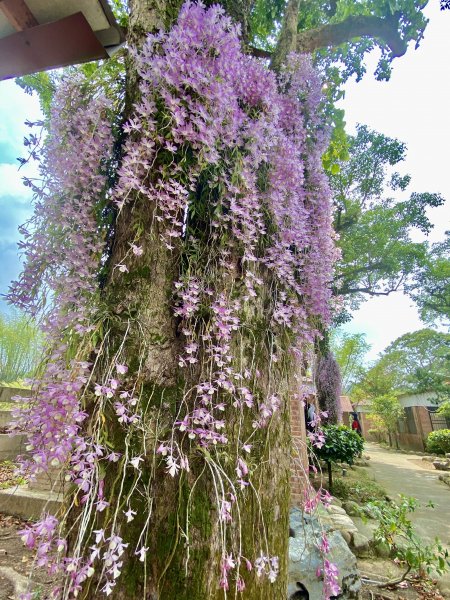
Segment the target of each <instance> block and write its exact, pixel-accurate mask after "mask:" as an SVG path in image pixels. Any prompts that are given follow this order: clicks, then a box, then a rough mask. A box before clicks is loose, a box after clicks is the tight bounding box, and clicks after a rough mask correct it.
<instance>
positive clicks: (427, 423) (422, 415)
mask: <svg viewBox="0 0 450 600" xmlns="http://www.w3.org/2000/svg"><path fill="white" fill-rule="evenodd" d="M413 411H414V418H415V420H416V424H417V431H418V433H421V434H422V436H423V438H424V440H426V438H427V436H428V434H429V433H431V432H432V431H433V429H432V427H431V419H430V414H429V413H428V410H427V408H426V407H425V406H415V407H414V409H413Z"/></svg>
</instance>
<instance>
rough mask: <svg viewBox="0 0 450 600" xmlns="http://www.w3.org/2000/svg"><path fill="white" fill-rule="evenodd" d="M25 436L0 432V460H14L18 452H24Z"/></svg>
mask: <svg viewBox="0 0 450 600" xmlns="http://www.w3.org/2000/svg"><path fill="white" fill-rule="evenodd" d="M25 444H26V436H25V435H14V436H11V435H9V434H7V433H0V461H2V460H12V461H15V460H16V458H17V456H18V455H19V454H23V453H24V452H25Z"/></svg>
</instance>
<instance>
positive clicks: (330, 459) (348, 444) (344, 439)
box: [314, 425, 364, 491]
mask: <svg viewBox="0 0 450 600" xmlns="http://www.w3.org/2000/svg"><path fill="white" fill-rule="evenodd" d="M323 434H324V437H325V442H324V444H323V445H322V446H321V447H320V448H314V456H315V457H317V458H320V459H321V460H324V461H325V462H326V463H327V467H328V489H329V490H330V491H332V489H333V470H332V465H333V463H336V462H345V463H347V464H349V465H352V464H353V461H354V460H355V457H356V456H358V455H360V454H361V452H362V451H363V448H364V440H363V438H362V437H361V436H360V435H359V434H358V433H356V431H352V430H351V429H350V428H349V427H346V426H345V425H326V426H325V427H324V428H323Z"/></svg>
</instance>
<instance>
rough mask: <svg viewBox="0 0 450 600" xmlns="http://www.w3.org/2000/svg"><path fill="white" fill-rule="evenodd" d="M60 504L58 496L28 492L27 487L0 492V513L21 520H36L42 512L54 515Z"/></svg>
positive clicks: (40, 492)
mask: <svg viewBox="0 0 450 600" xmlns="http://www.w3.org/2000/svg"><path fill="white" fill-rule="evenodd" d="M61 502H62V498H61V496H60V495H58V494H54V493H52V492H43V491H35V490H29V489H28V488H27V486H19V487H13V488H7V489H5V490H0V512H1V513H4V514H6V515H14V516H16V517H21V518H23V519H38V518H39V517H40V516H41V514H42V512H43V511H45V512H48V513H50V514H53V515H54V514H56V513H57V512H58V510H59V509H60V507H61Z"/></svg>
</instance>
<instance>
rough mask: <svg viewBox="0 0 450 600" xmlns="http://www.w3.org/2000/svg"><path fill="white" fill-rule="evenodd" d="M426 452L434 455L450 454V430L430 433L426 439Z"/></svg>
mask: <svg viewBox="0 0 450 600" xmlns="http://www.w3.org/2000/svg"><path fill="white" fill-rule="evenodd" d="M427 451H428V452H433V453H434V454H445V453H446V452H450V429H439V430H438V431H432V432H431V433H430V434H429V436H428V438H427Z"/></svg>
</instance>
